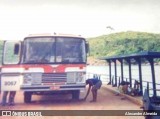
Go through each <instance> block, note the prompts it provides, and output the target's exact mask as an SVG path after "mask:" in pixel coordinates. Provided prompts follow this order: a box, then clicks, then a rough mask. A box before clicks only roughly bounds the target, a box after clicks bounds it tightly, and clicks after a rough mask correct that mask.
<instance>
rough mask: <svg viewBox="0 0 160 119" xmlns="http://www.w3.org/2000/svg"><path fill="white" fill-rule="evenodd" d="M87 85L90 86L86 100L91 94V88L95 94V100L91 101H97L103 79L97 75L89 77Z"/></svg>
mask: <svg viewBox="0 0 160 119" xmlns="http://www.w3.org/2000/svg"><path fill="white" fill-rule="evenodd" d="M86 85H89V88H88V91H87V94H86V96H85V98H84V100H86V99H87V96H88V95H89V92H90V90H91V91H92V95H93V100H91V101H90V102H96V101H97V91H98V89H100V88H101V85H102V81H101V80H100V79H98V77H95V78H91V79H87V80H86ZM91 87H92V89H91Z"/></svg>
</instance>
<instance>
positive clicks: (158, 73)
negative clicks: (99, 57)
mask: <svg viewBox="0 0 160 119" xmlns="http://www.w3.org/2000/svg"><path fill="white" fill-rule="evenodd" d="M111 70H112V75H114V72H115V71H114V70H115V69H114V65H112V67H111ZM123 70H124V71H123V72H124V77H125V78H129V67H128V65H124V66H123ZM131 70H132V79H136V80H138V81H139V69H138V65H131ZM93 74H98V75H100V78H101V80H102V82H103V83H104V84H105V83H108V81H109V66H87V78H91V77H93ZM117 76H121V66H120V65H117ZM155 78H156V83H158V84H160V66H159V65H155ZM142 80H143V81H149V82H152V76H151V67H150V65H142ZM128 81H129V80H128ZM133 83H134V82H133ZM146 85H147V83H146V82H143V87H144V89H145V87H146ZM150 88H152V84H150ZM157 89H160V86H159V85H157Z"/></svg>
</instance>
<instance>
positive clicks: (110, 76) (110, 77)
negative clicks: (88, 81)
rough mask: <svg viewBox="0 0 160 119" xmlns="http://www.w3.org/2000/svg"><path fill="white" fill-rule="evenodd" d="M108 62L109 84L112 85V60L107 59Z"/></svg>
mask: <svg viewBox="0 0 160 119" xmlns="http://www.w3.org/2000/svg"><path fill="white" fill-rule="evenodd" d="M107 62H108V63H109V83H108V85H111V82H112V81H111V80H112V73H111V68H112V67H111V60H108V61H107Z"/></svg>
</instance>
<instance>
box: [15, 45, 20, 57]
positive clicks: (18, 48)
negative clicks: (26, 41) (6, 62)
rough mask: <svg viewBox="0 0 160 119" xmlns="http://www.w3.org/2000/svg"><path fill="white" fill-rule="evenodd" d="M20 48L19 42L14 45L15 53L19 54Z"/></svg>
mask: <svg viewBox="0 0 160 119" xmlns="http://www.w3.org/2000/svg"><path fill="white" fill-rule="evenodd" d="M19 50H20V45H19V44H18V43H17V44H15V45H14V54H15V55H18V54H19Z"/></svg>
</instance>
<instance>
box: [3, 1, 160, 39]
mask: <svg viewBox="0 0 160 119" xmlns="http://www.w3.org/2000/svg"><path fill="white" fill-rule="evenodd" d="M159 12H160V0H0V40H21V39H23V38H24V37H26V36H28V34H36V33H54V32H57V33H67V34H76V35H81V36H83V37H96V36H100V35H104V34H110V33H116V32H125V31H139V32H150V33H160V14H159Z"/></svg>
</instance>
